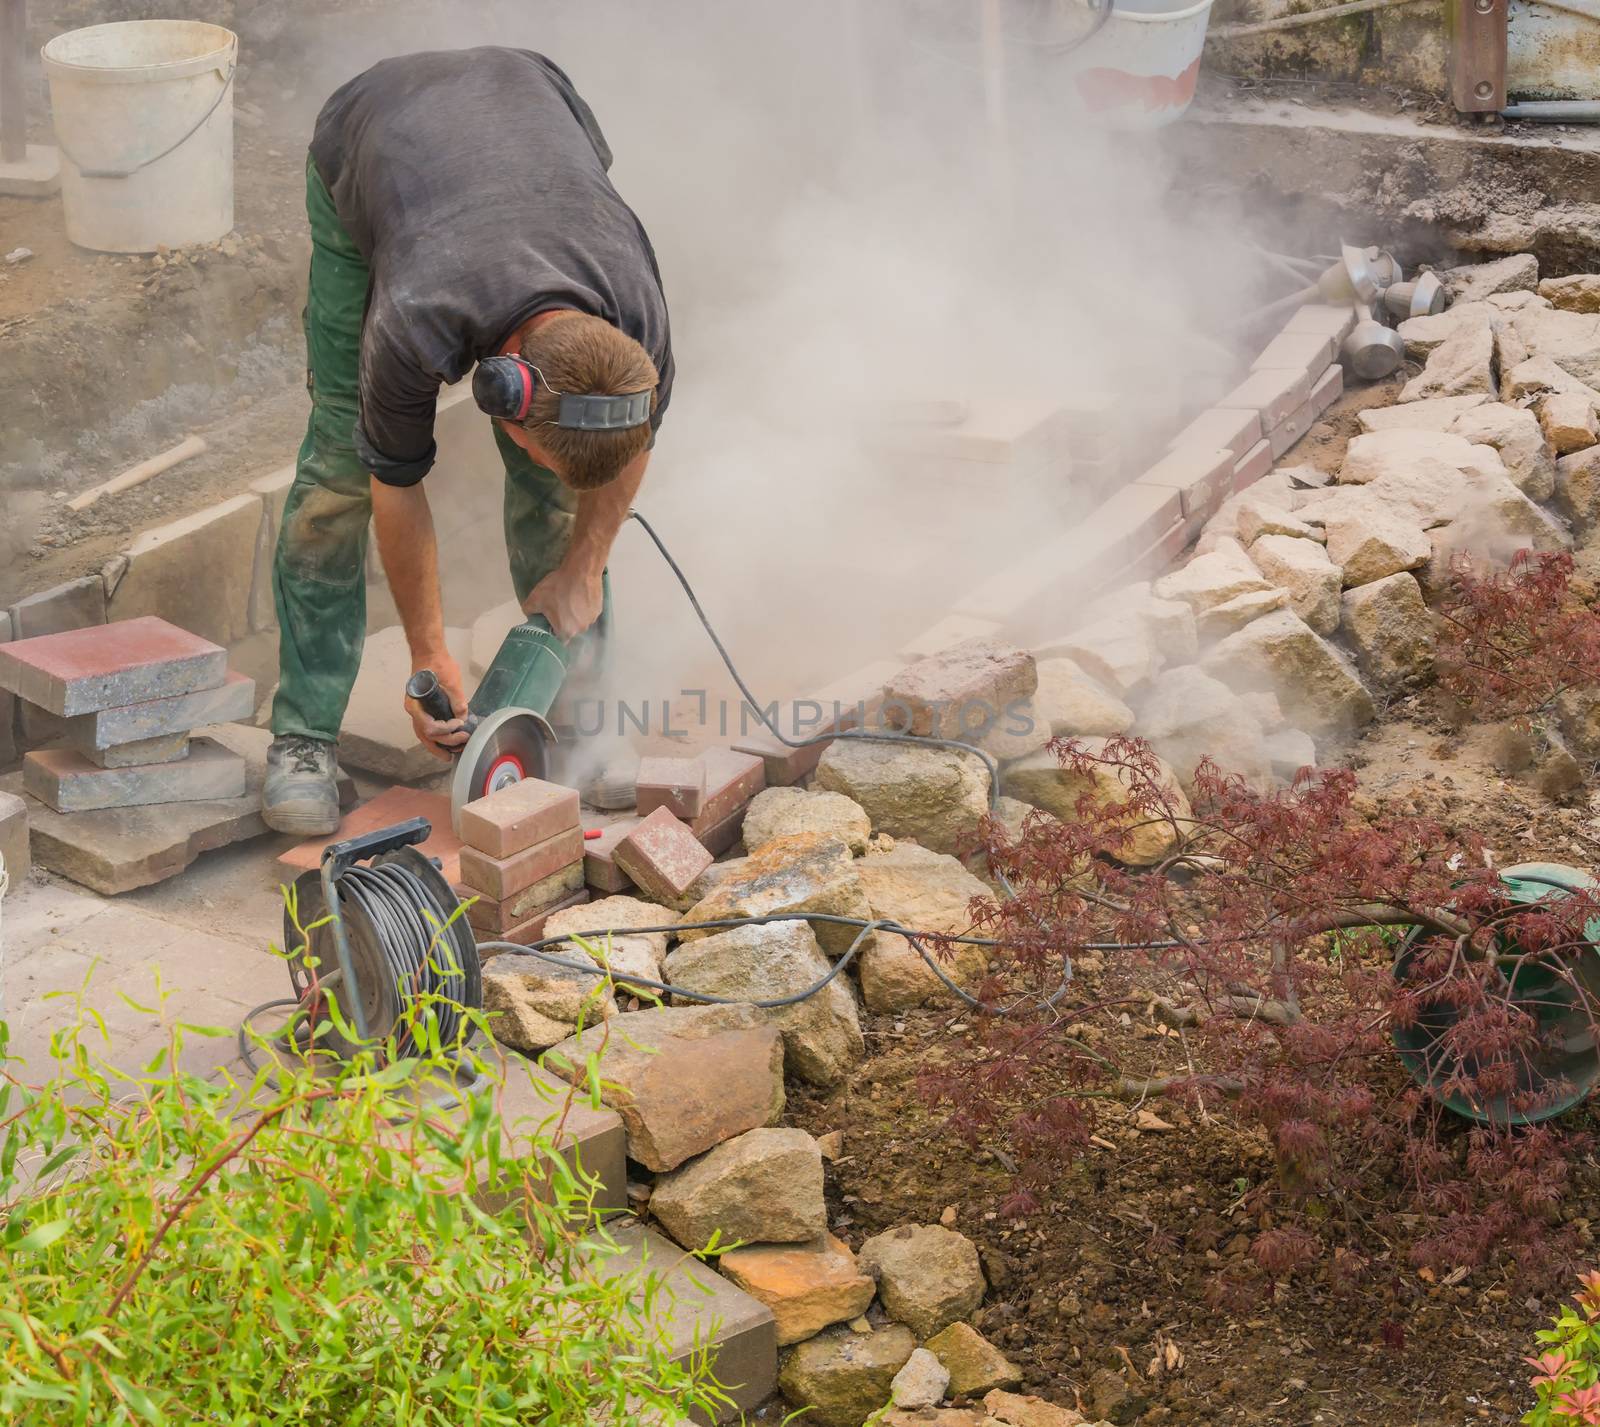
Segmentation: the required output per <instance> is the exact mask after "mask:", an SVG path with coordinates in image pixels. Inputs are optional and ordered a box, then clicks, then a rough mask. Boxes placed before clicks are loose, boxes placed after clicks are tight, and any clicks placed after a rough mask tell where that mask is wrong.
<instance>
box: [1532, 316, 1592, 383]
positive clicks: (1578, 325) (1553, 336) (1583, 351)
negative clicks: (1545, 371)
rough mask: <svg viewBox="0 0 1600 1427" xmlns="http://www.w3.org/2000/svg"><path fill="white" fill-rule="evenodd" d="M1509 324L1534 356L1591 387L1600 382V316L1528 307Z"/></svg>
mask: <svg viewBox="0 0 1600 1427" xmlns="http://www.w3.org/2000/svg"><path fill="white" fill-rule="evenodd" d="M1511 320H1512V323H1513V325H1514V326H1515V327H1516V329H1517V335H1518V336H1520V337H1521V338H1522V340H1523V342H1524V343H1525V344H1526V345H1527V348H1528V350H1529V352H1530V353H1532V354H1533V355H1534V356H1536V357H1546V358H1548V359H1549V360H1550V361H1552V362H1554V363H1555V364H1556V365H1557V366H1558V367H1560V368H1561V370H1562V371H1564V372H1566V373H1567V374H1568V375H1569V376H1574V377H1577V379H1578V380H1579V381H1581V382H1587V383H1589V384H1590V385H1591V386H1592V385H1593V384H1594V383H1595V382H1596V381H1597V380H1600V316H1594V315H1590V314H1586V313H1581V312H1558V311H1556V310H1555V309H1553V308H1547V307H1530V308H1525V309H1524V310H1523V311H1521V312H1519V313H1517V314H1516V316H1515V317H1513V318H1512V319H1511Z"/></svg>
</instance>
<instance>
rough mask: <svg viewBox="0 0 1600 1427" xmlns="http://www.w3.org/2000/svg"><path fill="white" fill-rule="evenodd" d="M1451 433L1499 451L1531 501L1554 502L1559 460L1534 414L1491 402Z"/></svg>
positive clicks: (1459, 422) (1458, 423)
mask: <svg viewBox="0 0 1600 1427" xmlns="http://www.w3.org/2000/svg"><path fill="white" fill-rule="evenodd" d="M1567 400H1573V398H1567ZM1450 429H1451V431H1452V432H1453V433H1454V434H1455V435H1457V436H1460V437H1461V438H1462V439H1463V440H1465V441H1468V442H1470V443H1471V444H1473V445H1478V446H1492V447H1493V448H1494V449H1495V450H1496V451H1498V452H1499V453H1500V459H1501V460H1502V461H1503V462H1504V463H1505V467H1506V470H1507V472H1508V473H1509V474H1510V477H1511V483H1512V484H1513V485H1515V486H1516V488H1517V489H1518V490H1520V491H1521V492H1522V493H1523V494H1524V495H1526V496H1527V497H1528V498H1529V499H1530V500H1549V499H1550V496H1551V493H1552V492H1553V491H1554V490H1555V486H1556V463H1555V458H1554V457H1553V456H1552V455H1551V452H1550V447H1549V445H1548V444H1546V442H1545V436H1544V430H1543V428H1542V427H1541V426H1540V425H1539V418H1538V417H1537V416H1535V415H1534V414H1533V413H1532V412H1531V411H1524V410H1522V409H1521V408H1520V407H1515V406H1504V405H1502V404H1501V403H1499V402H1491V403H1490V404H1488V405H1487V406H1480V407H1478V408H1477V409H1476V410H1474V411H1469V412H1467V413H1466V414H1465V415H1463V416H1462V417H1460V418H1459V419H1458V420H1457V421H1456V424H1455V425H1454V426H1453V427H1451V428H1450Z"/></svg>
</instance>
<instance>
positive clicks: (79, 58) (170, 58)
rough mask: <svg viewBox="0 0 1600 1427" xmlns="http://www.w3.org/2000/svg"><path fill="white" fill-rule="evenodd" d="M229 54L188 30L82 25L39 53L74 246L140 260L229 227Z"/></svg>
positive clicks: (215, 30)
mask: <svg viewBox="0 0 1600 1427" xmlns="http://www.w3.org/2000/svg"><path fill="white" fill-rule="evenodd" d="M238 55H239V37H238V36H237V35H235V34H234V33H233V31H232V30H225V29H223V28H222V26H220V25H207V24H202V23H201V22H199V21H196V20H123V21H119V22H118V23H116V24H110V25H91V26H90V27H89V28H88V29H84V30H69V31H68V32H67V33H66V34H64V35H57V36H56V38H55V39H53V40H51V41H50V43H49V44H47V45H46V46H45V47H44V49H43V51H42V52H41V58H42V59H43V61H44V71H45V74H46V76H47V77H48V78H49V81H50V105H51V108H52V109H53V110H54V113H55V130H56V142H57V144H58V145H59V146H60V150H61V158H62V164H61V200H62V203H63V205H64V207H65V208H66V218H67V236H68V237H69V238H70V239H72V241H73V242H74V243H77V244H78V245H79V246H80V247H85V248H92V249H94V250H95V251H96V252H102V253H149V252H153V251H154V250H155V249H156V248H157V247H159V246H161V245H163V244H164V245H165V246H167V247H169V248H176V247H181V246H182V245H183V244H185V243H208V242H211V241H213V240H214V239H216V238H220V237H221V236H222V235H223V234H224V233H226V232H227V231H228V230H229V229H230V228H232V227H233V74H234V68H235V66H236V64H237V61H238Z"/></svg>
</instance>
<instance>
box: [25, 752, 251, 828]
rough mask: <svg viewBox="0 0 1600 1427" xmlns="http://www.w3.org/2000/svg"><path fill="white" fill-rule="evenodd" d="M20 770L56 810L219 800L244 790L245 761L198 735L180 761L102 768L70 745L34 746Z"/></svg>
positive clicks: (30, 786)
mask: <svg viewBox="0 0 1600 1427" xmlns="http://www.w3.org/2000/svg"><path fill="white" fill-rule="evenodd" d="M22 774H23V786H24V787H26V788H27V790H28V792H29V793H30V794H32V795H33V796H34V797H35V798H37V799H39V801H40V802H42V803H44V804H45V805H46V806H48V807H50V808H53V809H54V810H55V811H56V812H58V813H79V812H95V811H98V810H100V809H103V808H134V807H144V806H147V805H148V804H151V803H197V802H219V801H222V800H225V799H228V798H237V797H242V796H243V795H244V791H245V770H244V759H242V758H240V757H239V755H238V754H236V753H234V752H232V751H231V750H229V749H226V748H223V747H222V746H221V745H220V744H217V743H213V742H212V741H211V740H210V739H208V738H197V739H195V741H194V744H193V746H192V748H191V749H190V752H189V756H188V757H187V758H184V759H182V760H180V761H178V762H175V763H157V764H151V765H149V766H143V767H136V768H98V767H96V766H95V765H94V764H93V763H91V762H90V761H89V760H88V759H87V758H85V757H84V756H83V754H81V753H79V752H77V751H76V750H75V749H70V748H44V749H35V750H34V751H33V752H32V753H29V754H28V755H27V756H26V757H24V759H23V760H22Z"/></svg>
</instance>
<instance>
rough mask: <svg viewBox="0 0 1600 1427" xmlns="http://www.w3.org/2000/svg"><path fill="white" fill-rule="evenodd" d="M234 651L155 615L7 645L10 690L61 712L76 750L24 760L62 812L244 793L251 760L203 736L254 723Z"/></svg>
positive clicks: (0, 658) (35, 786)
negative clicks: (222, 726)
mask: <svg viewBox="0 0 1600 1427" xmlns="http://www.w3.org/2000/svg"><path fill="white" fill-rule="evenodd" d="M227 660H228V656H227V651H226V650H224V649H222V648H221V647H220V646H218V645H215V644H212V643H210V642H209V641H208V640H204V639H201V638H199V637H198V636H197V635H194V634H190V633H189V632H188V631H187V630H184V629H179V628H178V627H177V626H176V625H174V624H169V623H168V622H167V621H166V620H164V619H160V618H157V617H156V616H154V615H147V616H144V617H142V618H139V619H128V620H119V621H117V622H116V623H113V624H103V625H94V626H90V627H87V628H83V629H73V630H67V631H65V632H63V633H59V634H46V635H41V636H39V637H37V638H33V639H20V640H16V641H13V642H12V643H10V644H4V645H0V687H3V688H5V689H7V690H9V691H10V692H11V693H13V694H15V695H16V696H17V697H18V698H20V699H22V700H24V701H25V702H26V703H27V704H29V705H32V706H34V707H37V708H39V709H42V710H43V711H45V712H47V713H50V714H53V715H55V716H56V717H57V718H58V719H60V720H61V721H62V722H61V724H60V728H61V730H62V735H63V737H64V739H65V742H66V744H67V746H66V747H61V748H49V749H39V750H35V751H33V752H31V753H29V754H27V756H26V757H25V758H24V759H23V786H24V788H25V789H26V791H27V792H28V793H30V794H32V796H33V797H35V798H37V799H38V800H39V801H40V802H41V803H43V804H44V805H45V806H46V807H48V808H50V809H52V810H53V811H55V812H57V813H86V812H94V811H97V810H101V809H110V808H132V807H142V806H145V805H148V804H153V803H186V802H214V801H217V800H219V799H229V798H238V797H242V796H243V795H244V792H245V784H246V777H245V760H244V758H243V757H241V756H240V755H239V754H238V753H236V752H234V751H233V750H231V749H229V748H227V747H224V746H223V745H222V744H220V743H217V742H216V741H214V740H212V739H209V738H195V737H194V736H193V735H194V731H195V730H196V729H198V728H204V727H207V726H210V725H213V724H217V723H224V722H229V721H232V720H235V719H242V718H248V717H249V715H250V714H251V712H252V711H253V709H254V705H255V685H254V683H253V682H252V681H251V680H250V679H247V678H245V677H243V676H242V675H237V674H233V675H230V674H229V672H228V667H227Z"/></svg>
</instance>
